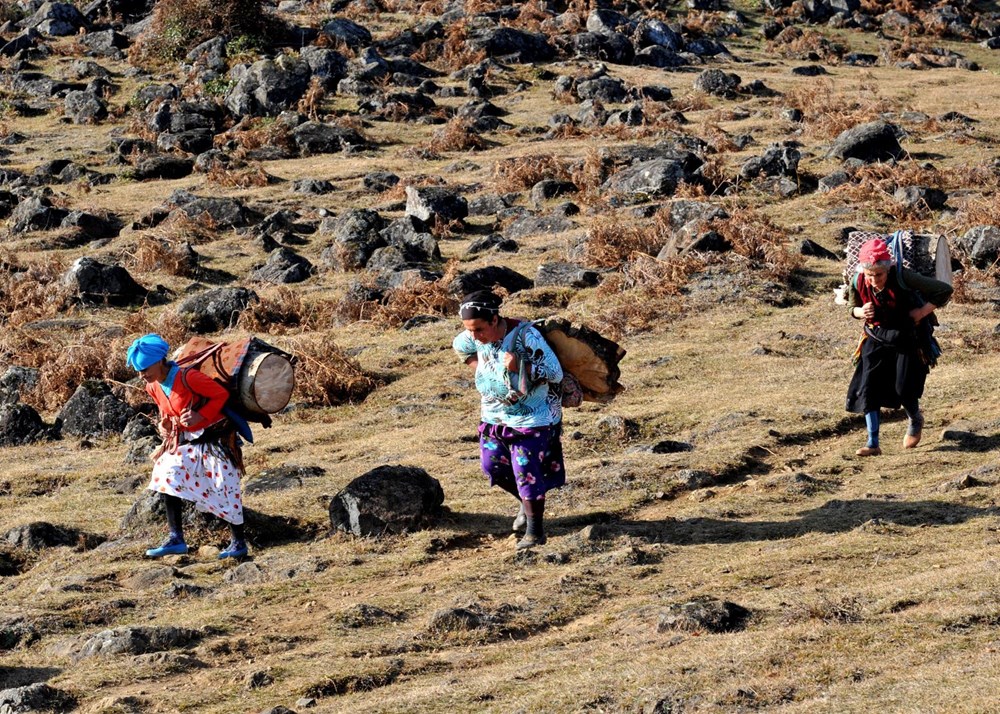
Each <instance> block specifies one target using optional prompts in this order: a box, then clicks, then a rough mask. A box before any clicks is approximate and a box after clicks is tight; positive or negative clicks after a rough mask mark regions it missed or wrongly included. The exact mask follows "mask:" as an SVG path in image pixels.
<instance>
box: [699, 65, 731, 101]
mask: <svg viewBox="0 0 1000 714" xmlns="http://www.w3.org/2000/svg"><path fill="white" fill-rule="evenodd" d="M742 81H743V80H742V79H741V78H740V76H739V75H737V74H733V73H731V72H723V71H722V70H721V69H706V70H705V71H704V72H702V73H701V74H699V75H698V76H697V77H695V80H694V88H695V89H697V90H698V91H700V92H705V93H706V94H711V95H713V96H716V97H725V98H727V99H731V98H733V97H735V96H736V94H737V92H738V91H739V86H740V84H741V83H742Z"/></svg>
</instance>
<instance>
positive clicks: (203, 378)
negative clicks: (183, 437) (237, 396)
mask: <svg viewBox="0 0 1000 714" xmlns="http://www.w3.org/2000/svg"><path fill="white" fill-rule="evenodd" d="M183 374H184V380H183V382H184V384H185V386H187V388H188V390H189V391H190V392H191V396H192V399H191V403H190V404H188V406H187V407H186V408H185V409H184V411H182V412H181V424H183V425H184V426H186V427H189V428H195V429H200V428H201V427H203V426H208V425H209V424H213V423H215V422H216V421H218V419H219V415H220V414H221V413H222V408H223V407H224V406H226V401H227V400H228V399H229V392H228V391H226V388H225V387H223V386H222V385H221V384H219V383H218V382H216V381H215V380H214V379H212V378H211V377H209V376H208V375H206V374H204V373H203V372H200V371H198V370H197V369H189V370H187V371H186V372H184V373H183ZM175 387H176V384H175ZM198 397H204V398H205V399H207V400H208V401H206V402H205V403H204V404H203V405H202V406H201V408H199V409H198V410H197V411H196V410H195V409H194V402H196V401H198V399H197V398H198Z"/></svg>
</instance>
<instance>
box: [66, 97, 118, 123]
mask: <svg viewBox="0 0 1000 714" xmlns="http://www.w3.org/2000/svg"><path fill="white" fill-rule="evenodd" d="M63 110H64V112H65V114H66V116H67V117H69V120H70V121H72V122H73V123H74V124H96V123H97V122H99V121H101V120H103V119H107V117H108V105H107V104H105V103H104V100H103V99H101V98H100V97H99V96H97V95H96V94H93V93H91V92H85V91H73V92H67V93H66V98H65V100H64V102H63Z"/></svg>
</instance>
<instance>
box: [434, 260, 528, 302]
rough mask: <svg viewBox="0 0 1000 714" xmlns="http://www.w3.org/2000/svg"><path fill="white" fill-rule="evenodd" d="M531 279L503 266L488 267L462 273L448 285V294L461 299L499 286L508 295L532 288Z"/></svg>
mask: <svg viewBox="0 0 1000 714" xmlns="http://www.w3.org/2000/svg"><path fill="white" fill-rule="evenodd" d="M534 285H535V284H534V282H533V281H532V280H531V278H527V277H525V276H524V275H521V274H520V273H519V272H517V271H516V270H512V269H511V268H508V267H505V266H496V265H489V266H486V267H483V268H477V269H476V270H472V271H470V272H468V273H462V274H461V275H459V276H458V277H456V278H455V280H453V281H452V282H451V283H450V284H449V285H448V292H450V293H451V294H452V295H457V296H458V297H461V296H463V295H468V294H469V293H472V292H475V291H477V290H492V289H493V288H495V287H497V286H500V287H502V288H504V289H505V290H507V292H509V293H516V292H520V291H521V290H527V289H528V288H532V287H534Z"/></svg>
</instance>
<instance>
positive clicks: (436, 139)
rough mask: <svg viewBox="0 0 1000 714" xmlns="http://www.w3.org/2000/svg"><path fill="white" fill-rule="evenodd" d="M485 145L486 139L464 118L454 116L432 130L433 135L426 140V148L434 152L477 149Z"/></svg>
mask: <svg viewBox="0 0 1000 714" xmlns="http://www.w3.org/2000/svg"><path fill="white" fill-rule="evenodd" d="M486 147H487V142H486V140H485V139H484V138H483V137H481V136H479V134H478V133H476V132H475V131H474V130H473V129H472V124H471V122H469V121H468V120H466V119H462V118H460V117H455V118H453V119H450V120H449V121H448V123H447V124H445V125H444V126H442V127H440V128H438V129H435V130H434V136H433V137H432V138H431V140H430V141H429V142H427V148H428V149H429V150H430V151H433V152H434V153H437V154H440V153H442V152H444V151H479V150H481V149H485V148H486Z"/></svg>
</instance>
